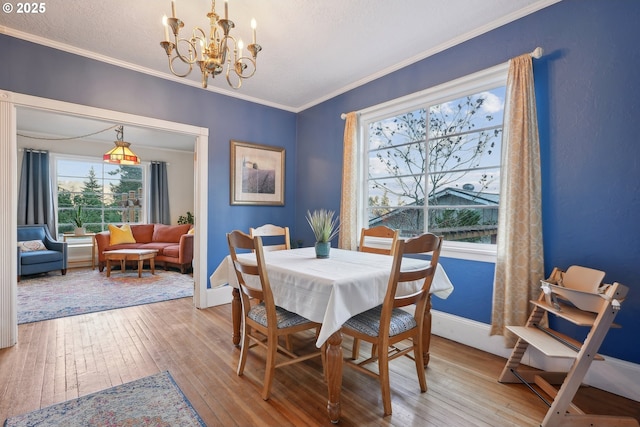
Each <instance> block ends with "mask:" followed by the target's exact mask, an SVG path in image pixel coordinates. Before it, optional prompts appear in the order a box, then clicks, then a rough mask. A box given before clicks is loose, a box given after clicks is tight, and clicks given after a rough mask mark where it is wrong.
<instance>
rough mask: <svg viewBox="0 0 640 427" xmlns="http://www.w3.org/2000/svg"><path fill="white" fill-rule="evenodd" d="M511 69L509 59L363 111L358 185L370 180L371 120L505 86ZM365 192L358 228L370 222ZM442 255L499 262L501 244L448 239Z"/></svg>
mask: <svg viewBox="0 0 640 427" xmlns="http://www.w3.org/2000/svg"><path fill="white" fill-rule="evenodd" d="M508 71H509V62H505V63H502V64H499V65H496V66H494V67H491V68H487V69H485V70H482V71H478V72H476V73H473V74H470V75H468V76H464V77H460V78H458V79H455V80H451V81H449V82H446V83H443V84H440V85H438V86H434V87H431V88H428V89H425V90H423V91H420V92H416V93H412V94H410V95H406V96H403V97H401V98H396V99H393V100H391V101H387V102H384V103H382V104H378V105H375V106H373V107H369V108H366V109H364V110H361V111H359V113H358V156H359V158H360V161H359V162H358V165H359V168H358V171H357V176H358V179H357V180H358V188H359V189H363V188H365V184H366V178H367V174H366V171H367V170H368V156H367V150H366V147H365V136H366V133H367V130H366V129H367V126H368V124H369V123H371V122H374V121H377V120H381V119H384V118H387V117H389V116H390V115H393V114H396V113H398V112H400V111H410V110H411V109H416V108H422V107H424V105H425V104H431V103H442V102H446V101H448V100H451V99H456V98H459V97H462V96H466V95H468V94H470V93H478V92H482V91H483V90H488V89H492V88H495V87H497V86H505V85H506V84H507V73H508ZM365 193H366V192H364V191H358V200H357V228H356V229H357V230H360V229H362V227H365V226H366V224H367V214H366V207H367V200H366V194H365ZM441 256H443V257H448V258H457V259H465V260H472V261H482V262H491V263H495V262H496V257H497V247H496V245H491V244H482V243H466V242H449V241H445V242H443V245H442V252H441Z"/></svg>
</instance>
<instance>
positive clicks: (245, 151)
mask: <svg viewBox="0 0 640 427" xmlns="http://www.w3.org/2000/svg"><path fill="white" fill-rule="evenodd" d="M230 203H231V204H232V205H274V206H284V148H281V147H270V146H268V145H260V144H250V143H248V142H240V141H233V140H232V141H231V197H230Z"/></svg>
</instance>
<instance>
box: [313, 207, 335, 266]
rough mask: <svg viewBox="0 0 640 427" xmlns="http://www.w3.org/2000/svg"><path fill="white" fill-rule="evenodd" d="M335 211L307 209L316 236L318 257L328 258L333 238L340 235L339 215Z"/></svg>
mask: <svg viewBox="0 0 640 427" xmlns="http://www.w3.org/2000/svg"><path fill="white" fill-rule="evenodd" d="M334 215H335V212H334V211H330V210H326V209H320V210H315V211H313V213H311V212H309V211H307V222H308V223H309V225H310V226H311V230H313V234H314V235H315V238H316V244H315V248H316V257H317V258H328V257H329V249H330V248H331V239H333V238H334V237H336V236H337V235H338V231H339V230H340V225H339V223H338V217H335V218H334Z"/></svg>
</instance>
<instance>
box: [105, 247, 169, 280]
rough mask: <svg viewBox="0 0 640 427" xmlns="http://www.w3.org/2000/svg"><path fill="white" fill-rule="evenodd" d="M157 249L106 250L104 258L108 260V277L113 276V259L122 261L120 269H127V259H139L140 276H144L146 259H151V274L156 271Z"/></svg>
mask: <svg viewBox="0 0 640 427" xmlns="http://www.w3.org/2000/svg"><path fill="white" fill-rule="evenodd" d="M157 253H158V251H157V250H155V249H117V250H115V251H106V252H104V258H105V260H106V261H107V277H110V276H111V261H120V270H121V271H122V272H124V271H125V269H126V264H127V261H138V277H142V264H144V261H145V260H147V259H148V260H149V266H150V267H151V274H155V272H156V262H155V260H156V254H157Z"/></svg>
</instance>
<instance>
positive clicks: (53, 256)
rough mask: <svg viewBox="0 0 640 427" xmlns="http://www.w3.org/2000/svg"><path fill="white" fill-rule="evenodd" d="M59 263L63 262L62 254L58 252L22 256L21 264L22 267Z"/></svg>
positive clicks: (33, 253)
mask: <svg viewBox="0 0 640 427" xmlns="http://www.w3.org/2000/svg"><path fill="white" fill-rule="evenodd" d="M59 261H62V252H58V251H49V250H45V251H31V252H25V253H22V254H20V264H22V265H31V264H43V263H45V262H59Z"/></svg>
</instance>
